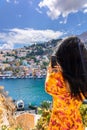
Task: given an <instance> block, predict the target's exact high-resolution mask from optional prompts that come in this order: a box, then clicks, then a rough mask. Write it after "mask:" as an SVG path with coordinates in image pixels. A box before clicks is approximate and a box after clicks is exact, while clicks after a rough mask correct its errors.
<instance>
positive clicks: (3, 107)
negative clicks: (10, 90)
mask: <svg viewBox="0 0 87 130" xmlns="http://www.w3.org/2000/svg"><path fill="white" fill-rule="evenodd" d="M14 110H15V105H14V104H13V102H12V99H11V98H10V97H8V95H7V93H6V92H5V91H4V87H2V86H0V130H4V129H5V128H4V127H7V128H9V130H15V127H16V122H15V119H14V117H13V112H14Z"/></svg>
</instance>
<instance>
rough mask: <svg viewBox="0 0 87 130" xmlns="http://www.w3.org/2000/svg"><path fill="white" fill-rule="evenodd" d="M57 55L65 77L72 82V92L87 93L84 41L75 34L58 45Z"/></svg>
mask: <svg viewBox="0 0 87 130" xmlns="http://www.w3.org/2000/svg"><path fill="white" fill-rule="evenodd" d="M55 56H56V59H57V62H58V63H59V64H60V66H61V67H62V69H63V77H64V79H66V80H67V81H68V82H69V84H70V90H71V94H72V95H73V96H79V97H80V98H81V93H82V94H83V95H84V96H85V97H86V94H87V49H86V47H85V44H84V43H82V41H81V40H80V39H79V38H78V37H76V36H74V37H69V38H66V39H65V40H63V41H62V42H61V44H60V45H59V46H58V48H57V50H56V52H55Z"/></svg>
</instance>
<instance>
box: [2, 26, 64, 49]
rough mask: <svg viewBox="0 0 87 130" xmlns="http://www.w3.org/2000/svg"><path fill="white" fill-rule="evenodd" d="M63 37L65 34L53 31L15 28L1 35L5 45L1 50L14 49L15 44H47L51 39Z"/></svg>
mask: <svg viewBox="0 0 87 130" xmlns="http://www.w3.org/2000/svg"><path fill="white" fill-rule="evenodd" d="M62 35H63V32H60V31H53V30H34V29H31V28H27V29H18V28H13V29H10V30H8V32H7V31H6V32H5V33H0V40H1V43H3V45H1V46H0V48H1V49H7V48H9V49H13V48H14V45H15V44H20V45H21V44H25V45H26V44H33V43H37V42H45V41H49V40H51V39H57V38H59V37H60V36H62Z"/></svg>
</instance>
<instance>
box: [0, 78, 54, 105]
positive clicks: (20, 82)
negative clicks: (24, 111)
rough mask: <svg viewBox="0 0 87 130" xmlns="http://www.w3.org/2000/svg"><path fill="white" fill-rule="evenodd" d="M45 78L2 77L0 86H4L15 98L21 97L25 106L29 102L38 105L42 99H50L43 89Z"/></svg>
mask: <svg viewBox="0 0 87 130" xmlns="http://www.w3.org/2000/svg"><path fill="white" fill-rule="evenodd" d="M44 83H45V79H3V80H0V86H2V85H3V86H4V88H5V90H6V91H8V92H9V96H11V97H12V98H13V99H15V100H20V99H22V100H23V101H24V103H25V106H27V105H28V104H29V103H32V104H35V105H38V106H39V105H40V104H41V102H42V101H44V100H50V101H51V100H52V98H51V96H50V95H49V94H47V93H46V92H45V90H44Z"/></svg>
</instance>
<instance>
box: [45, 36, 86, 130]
mask: <svg viewBox="0 0 87 130" xmlns="http://www.w3.org/2000/svg"><path fill="white" fill-rule="evenodd" d="M45 89H46V91H47V92H48V93H49V94H50V95H52V97H53V108H52V115H51V119H50V123H49V126H48V130H84V126H83V123H82V119H81V115H80V111H79V107H80V105H81V103H82V101H83V99H84V98H86V95H87V94H86V93H87V50H86V48H85V45H84V44H83V43H82V42H81V40H80V39H79V38H78V37H69V38H66V39H65V40H63V41H62V42H61V44H60V45H59V46H58V47H57V50H56V51H55V53H54V55H53V56H52V57H51V62H50V64H49V67H48V71H47V77H46V83H45Z"/></svg>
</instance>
